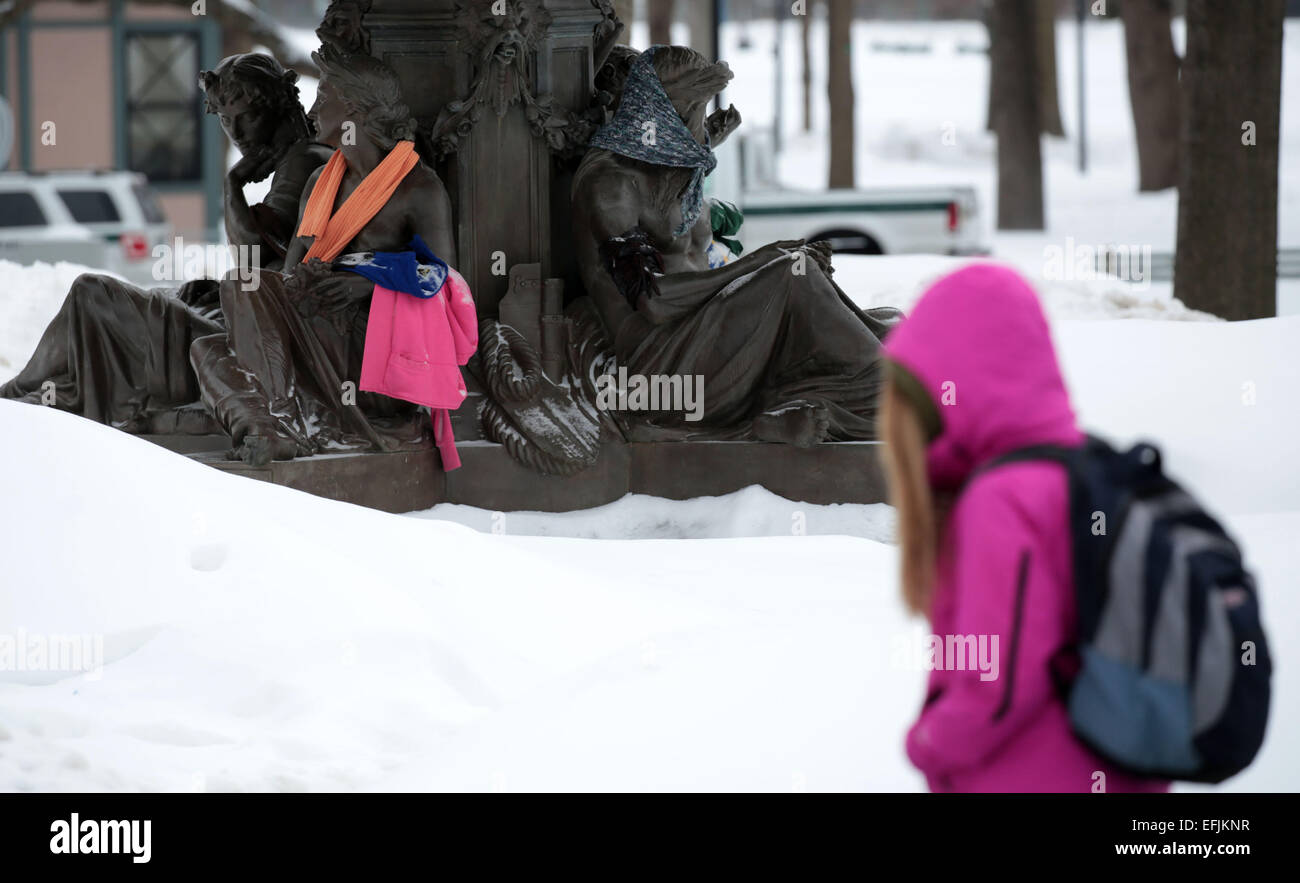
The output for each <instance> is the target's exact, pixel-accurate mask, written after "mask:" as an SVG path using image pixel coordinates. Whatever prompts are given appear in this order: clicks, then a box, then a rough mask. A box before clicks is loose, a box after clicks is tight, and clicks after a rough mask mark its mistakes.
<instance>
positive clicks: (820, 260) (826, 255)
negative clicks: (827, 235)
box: [803, 239, 835, 276]
mask: <svg viewBox="0 0 1300 883" xmlns="http://www.w3.org/2000/svg"><path fill="white" fill-rule="evenodd" d="M834 251H835V250H834V249H833V248H832V247H831V244H830V243H829V242H827V241H826V240H825V239H820V240H818V241H817V242H810V243H808V244H807V245H805V246H804V247H803V252H804V254H806V255H808V257H810V258H812V259H813V260H814V261H816V262H817V266H819V267H821V270H822V272H823V273H825V274H826V275H827V276H830V275H831V274H833V273H834V272H835V268H834V267H833V266H831V255H832V254H834Z"/></svg>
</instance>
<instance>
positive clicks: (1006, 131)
mask: <svg viewBox="0 0 1300 883" xmlns="http://www.w3.org/2000/svg"><path fill="white" fill-rule="evenodd" d="M1035 2H1036V0H993V16H992V31H993V45H992V47H991V52H992V62H993V70H994V74H993V77H994V79H995V81H996V82H997V84H998V96H997V99H996V100H995V101H994V103H993V116H994V120H993V129H994V131H995V132H996V133H997V139H998V229H999V230H1042V229H1043V226H1044V224H1043V154H1042V144H1041V136H1040V133H1041V132H1042V125H1041V123H1040V122H1039V113H1038V98H1039V94H1040V91H1039V88H1038V78H1037V64H1036V61H1035V56H1036V53H1035V52H1034V46H1035V43H1036V35H1037V34H1036V26H1035V24H1034V3H1035Z"/></svg>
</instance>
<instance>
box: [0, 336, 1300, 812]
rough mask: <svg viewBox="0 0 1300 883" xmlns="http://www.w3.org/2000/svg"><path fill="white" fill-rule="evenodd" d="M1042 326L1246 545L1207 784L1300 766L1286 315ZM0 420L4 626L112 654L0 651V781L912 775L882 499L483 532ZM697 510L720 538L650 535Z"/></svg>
mask: <svg viewBox="0 0 1300 883" xmlns="http://www.w3.org/2000/svg"><path fill="white" fill-rule="evenodd" d="M1056 333H1057V336H1058V340H1059V342H1060V344H1061V346H1062V348H1063V350H1064V353H1065V356H1064V358H1065V362H1066V366H1067V373H1068V375H1069V379H1070V383H1071V385H1072V387H1073V388H1074V391H1075V393H1076V395H1077V396H1078V401H1079V405H1080V410H1081V411H1082V413H1083V415H1084V418H1085V420H1086V422H1088V424H1089V425H1091V426H1094V427H1096V428H1099V429H1101V430H1103V431H1107V432H1111V433H1113V434H1115V435H1117V436H1123V437H1125V438H1128V437H1131V436H1134V435H1149V436H1153V437H1155V438H1156V439H1158V440H1160V441H1162V442H1163V443H1164V444H1165V445H1166V450H1167V452H1168V463H1169V467H1170V468H1171V469H1172V470H1173V471H1174V472H1175V474H1178V475H1180V476H1182V477H1184V478H1186V479H1187V480H1189V481H1190V482H1191V483H1192V484H1193V486H1194V487H1196V488H1197V490H1199V491H1200V492H1201V493H1203V494H1204V495H1205V496H1206V498H1207V499H1208V500H1210V501H1211V502H1212V504H1213V505H1214V506H1215V507H1216V508H1218V509H1220V510H1222V511H1224V512H1226V513H1227V514H1228V516H1229V517H1228V523H1229V525H1230V526H1231V528H1232V529H1233V530H1234V531H1235V532H1236V533H1237V534H1238V535H1239V536H1240V538H1241V539H1242V540H1243V542H1244V544H1245V547H1246V550H1247V555H1248V558H1249V561H1250V563H1251V565H1252V566H1253V567H1254V568H1256V570H1257V572H1258V574H1259V576H1260V579H1261V584H1262V593H1263V600H1264V609H1265V616H1266V621H1267V623H1268V625H1269V627H1270V629H1271V635H1272V638H1273V644H1274V649H1275V652H1276V653H1277V654H1278V656H1279V657H1280V659H1279V663H1278V671H1277V675H1276V682H1275V683H1276V691H1277V692H1276V696H1275V706H1274V716H1273V720H1272V724H1271V729H1270V733H1269V738H1268V741H1267V743H1266V744H1265V747H1264V751H1263V753H1262V755H1261V757H1260V759H1259V760H1258V761H1257V763H1256V764H1255V765H1254V766H1253V767H1251V768H1250V769H1249V770H1248V771H1247V772H1245V773H1244V774H1242V775H1241V776H1239V777H1238V778H1236V779H1234V780H1233V781H1231V782H1230V783H1228V785H1227V786H1226V787H1228V788H1233V789H1242V790H1276V789H1283V790H1300V757H1298V756H1297V752H1296V750H1295V739H1296V734H1297V733H1298V732H1300V719H1297V718H1298V716H1300V714H1298V712H1300V676H1297V675H1296V674H1295V672H1296V671H1298V670H1300V654H1298V653H1297V652H1296V650H1295V649H1294V647H1295V642H1294V640H1293V637H1294V630H1295V624H1296V622H1297V621H1300V578H1298V577H1297V575H1296V563H1297V561H1296V551H1295V537H1296V536H1300V475H1298V474H1297V470H1296V469H1295V468H1294V465H1293V464H1292V457H1293V452H1294V444H1293V441H1292V440H1293V439H1294V438H1295V435H1296V432H1297V430H1300V426H1298V425H1297V423H1300V418H1297V415H1296V409H1295V407H1294V394H1293V391H1294V390H1295V389H1296V388H1297V384H1298V383H1300V359H1298V358H1297V357H1296V356H1295V355H1294V351H1293V350H1291V349H1289V348H1288V345H1287V344H1288V342H1289V341H1291V340H1294V339H1295V338H1296V335H1298V334H1300V318H1296V319H1278V320H1269V321H1264V322H1254V323H1243V324H1237V325H1227V324H1224V323H1183V322H1146V321H1132V322H1086V321H1068V320H1067V321H1059V322H1058V323H1057V324H1056ZM1134 378H1141V379H1140V380H1138V379H1134ZM1247 379H1249V381H1251V382H1253V383H1255V385H1256V400H1255V401H1256V404H1254V405H1247V404H1243V403H1242V400H1241V397H1240V387H1241V384H1242V383H1243V382H1246V380H1247ZM0 438H3V439H4V441H3V444H2V446H0V453H3V460H2V461H0V464H3V465H0V501H2V502H0V536H4V537H5V540H6V543H5V549H6V552H7V554H6V561H5V568H4V575H3V577H0V632H3V633H8V634H14V633H16V632H17V631H18V630H19V629H22V630H24V631H25V633H26V634H27V635H44V636H54V635H92V636H101V637H102V648H103V661H104V665H103V668H102V671H100V672H98V673H95V672H92V673H91V674H89V675H86V674H68V673H66V672H49V671H18V670H9V671H4V672H0V790H49V789H69V790H70V789H92V790H95V789H105V790H116V789H146V790H191V789H202V790H235V789H240V790H252V789H285V790H290V789H308V790H329V789H371V788H378V789H387V788H394V789H479V790H493V789H502V790H515V789H628V788H632V789H661V788H663V789H677V788H683V789H712V788H725V789H737V790H778V791H780V790H792V789H793V790H800V789H808V790H823V789H826V790H837V789H888V790H913V789H917V788H920V787H921V786H922V783H921V780H920V778H919V777H918V776H917V775H916V774H915V773H914V772H913V771H912V770H911V768H910V767H909V766H908V764H907V762H906V760H905V758H904V757H903V754H902V748H901V746H902V735H903V732H904V730H905V728H906V726H907V724H908V722H909V721H910V719H911V716H912V715H913V713H914V712H915V709H916V706H917V703H918V702H919V700H920V696H921V685H922V678H923V673H921V672H919V671H912V670H906V669H905V668H902V667H900V666H899V665H898V664H897V663H896V661H895V651H896V648H897V646H898V642H899V641H900V640H903V639H905V638H907V637H908V636H911V635H913V634H915V633H917V632H918V631H919V630H920V625H919V624H917V623H915V622H912V621H909V620H908V619H907V618H906V617H904V615H903V614H902V612H901V609H900V606H899V604H898V602H897V600H896V597H895V594H896V592H895V573H894V568H895V554H894V549H893V547H892V546H890V545H889V544H887V543H885V542H880V541H879V540H880V538H881V537H882V536H885V535H887V530H888V512H887V510H884V509H883V507H851V506H845V507H814V506H805V505H802V504H797V503H791V502H788V501H785V500H782V499H780V498H777V497H773V496H772V495H770V494H766V493H765V492H763V491H761V490H758V489H752V488H751V489H749V490H747V491H744V492H741V493H740V494H736V495H732V496H731V497H730V498H720V499H714V500H699V501H690V502H686V503H669V502H666V501H661V500H648V499H647V498H628V499H625V500H623V501H620V502H618V503H615V504H613V505H612V506H610V507H606V508H605V510H595V511H593V512H589V513H574V514H573V515H569V516H541V515H526V514H514V513H511V514H507V515H506V516H505V518H504V521H500V520H498V523H499V525H500V528H499V529H502V530H504V532H503V533H492V532H491V529H492V524H493V522H492V517H491V513H482V512H475V511H474V510H466V509H464V508H463V507H441V508H440V510H435V511H434V512H433V513H422V514H417V515H414V516H396V515H387V514H384V513H380V512H375V511H370V510H366V509H362V508H358V507H354V506H349V505H346V504H341V503H334V502H331V501H327V500H322V499H318V498H315V497H311V496H308V495H305V494H301V493H298V492H295V491H291V490H287V489H284V488H280V487H275V486H271V485H266V484H262V483H259V482H254V481H249V480H246V479H240V478H237V477H233V476H228V475H224V474H221V473H218V472H216V471H215V470H211V469H209V468H207V467H204V466H201V465H198V464H196V463H193V462H191V461H189V460H187V459H185V458H184V457H180V456H177V455H173V454H170V453H168V452H166V451H164V450H161V449H159V448H156V447H154V446H152V445H150V444H148V443H146V442H143V441H141V440H139V439H136V438H132V437H130V436H127V435H124V434H122V433H119V432H116V431H114V430H111V429H108V428H105V427H102V426H99V425H97V424H93V423H90V422H89V421H85V420H81V419H79V418H76V417H73V416H70V415H67V414H63V413H61V412H57V411H54V410H51V409H45V408H39V407H33V406H27V405H18V404H15V403H11V402H0ZM797 513H803V515H802V518H800V517H799V516H798V515H797ZM431 516H433V517H431ZM444 518H454V519H458V520H463V521H467V522H472V523H475V524H476V526H478V527H480V528H481V530H482V532H481V531H479V530H474V529H472V528H470V527H466V526H464V525H461V524H456V523H452V522H451V521H447V520H442V519H444ZM796 523H803V524H806V525H807V531H806V532H807V534H809V535H803V536H801V535H792V534H795V533H796V531H795V530H794V529H793V525H795V524H796ZM522 533H538V534H550V536H524V535H520V534H522ZM565 533H572V534H580V535H583V536H610V535H621V536H623V537H627V536H629V535H632V536H651V535H653V536H657V537H665V538H662V539H577V538H565V537H563V536H557V535H562V534H565ZM819 533H821V534H833V535H817V534H819ZM855 534H856V535H855ZM695 536H715V537H730V538H724V539H681V538H672V537H695ZM868 537H871V538H868Z"/></svg>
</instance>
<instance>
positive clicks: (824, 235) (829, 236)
mask: <svg viewBox="0 0 1300 883" xmlns="http://www.w3.org/2000/svg"><path fill="white" fill-rule="evenodd" d="M821 239H824V240H826V241H828V242H830V244H831V248H833V249H834V250H835V253H836V254H884V253H885V250H884V249H883V248H881V247H880V243H879V242H877V241H876V239H875V238H874V237H872V236H871V235H870V234H867V233H863V232H862V231H861V230H826V231H824V232H821V233H818V234H816V235H814V236H809V237H808V241H809V242H817V241H818V240H821Z"/></svg>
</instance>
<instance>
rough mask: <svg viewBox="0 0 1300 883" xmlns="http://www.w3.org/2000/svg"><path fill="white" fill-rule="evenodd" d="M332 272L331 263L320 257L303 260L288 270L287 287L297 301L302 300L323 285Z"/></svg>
mask: <svg viewBox="0 0 1300 883" xmlns="http://www.w3.org/2000/svg"><path fill="white" fill-rule="evenodd" d="M330 272H331V271H330V265H329V264H327V263H325V262H324V261H322V260H321V259H320V258H312V259H311V260H309V261H301V262H299V263H297V264H295V265H294V266H293V267H292V268H291V269H290V270H288V271H287V275H288V277H289V278H288V279H286V280H285V283H284V284H285V288H286V289H287V290H288V291H289V294H290V295H291V296H292V298H293V299H294V300H295V301H299V302H301V301H302V299H304V298H306V297H308V296H309V295H311V294H312V293H313V292H314V291H315V290H316V289H318V288H320V287H321V285H320V283H321V282H323V281H324V280H325V279H326V278H328V277H329V275H330Z"/></svg>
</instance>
